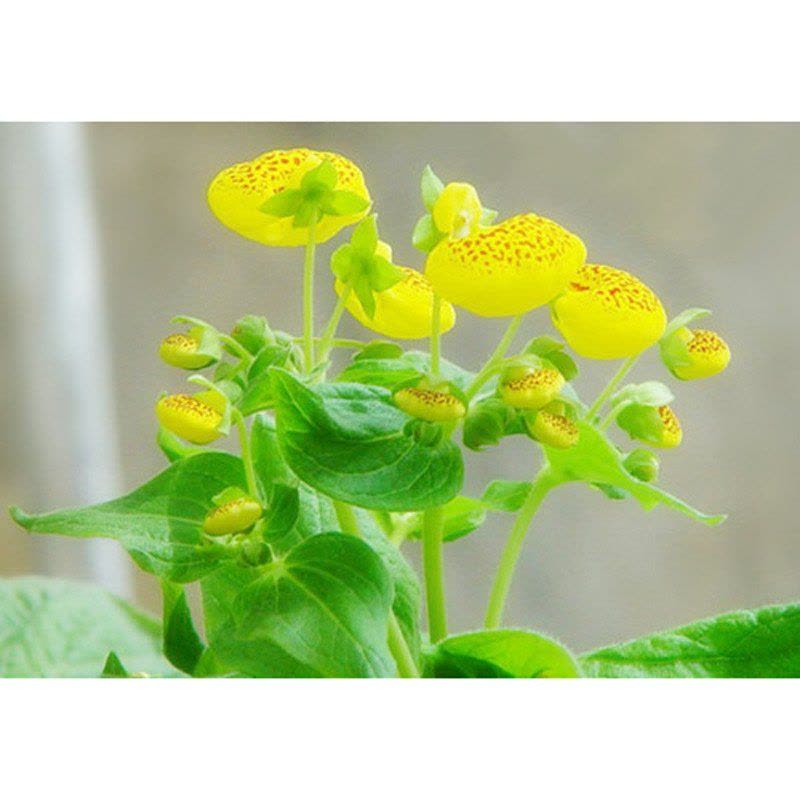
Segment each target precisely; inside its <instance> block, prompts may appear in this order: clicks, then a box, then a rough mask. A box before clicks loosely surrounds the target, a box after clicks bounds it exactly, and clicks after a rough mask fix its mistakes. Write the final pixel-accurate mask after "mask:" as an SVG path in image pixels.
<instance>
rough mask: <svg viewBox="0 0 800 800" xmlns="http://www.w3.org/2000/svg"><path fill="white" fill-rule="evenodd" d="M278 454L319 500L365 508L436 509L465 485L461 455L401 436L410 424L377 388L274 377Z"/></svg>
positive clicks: (444, 445) (448, 445)
mask: <svg viewBox="0 0 800 800" xmlns="http://www.w3.org/2000/svg"><path fill="white" fill-rule="evenodd" d="M271 374H272V381H273V389H274V392H275V398H276V403H277V405H276V409H277V428H278V439H279V442H280V447H281V452H282V453H283V455H284V457H285V459H286V461H287V463H288V464H289V466H290V467H291V468H292V470H293V471H294V472H295V474H296V475H297V476H298V477H299V478H300V479H301V480H303V481H305V482H306V483H308V484H309V485H310V486H313V487H314V488H315V489H318V490H319V491H321V492H323V493H324V494H327V495H329V496H330V497H334V498H336V499H337V500H342V501H344V502H346V503H351V504H353V505H357V506H361V507H363V508H374V509H383V510H386V511H414V510H419V509H424V508H429V507H431V506H436V505H441V504H443V503H446V502H447V501H448V500H450V499H452V498H453V497H455V495H456V494H458V490H459V489H460V487H461V484H462V482H463V475H464V465H463V461H462V459H461V453H460V451H459V449H458V447H456V445H455V444H453V442H451V441H450V440H449V439H446V438H445V439H443V440H442V441H440V442H439V443H438V444H436V445H433V446H430V445H426V444H422V443H420V442H418V441H417V440H416V439H415V438H414V436H413V435H407V434H406V433H405V432H404V430H403V428H404V426H405V423H406V422H407V420H408V417H407V416H406V415H405V414H404V413H403V412H402V411H400V410H399V409H397V408H396V407H395V406H394V405H393V404H392V402H391V395H390V394H389V392H388V391H387V390H385V389H383V388H380V387H378V386H362V385H360V384H351V383H332V384H321V385H319V386H315V387H314V388H313V389H312V388H309V387H308V386H305V385H304V384H302V383H300V381H298V380H297V379H296V378H294V377H293V376H292V375H290V374H289V373H288V372H285V371H283V370H272V372H271Z"/></svg>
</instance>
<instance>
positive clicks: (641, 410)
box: [617, 403, 683, 449]
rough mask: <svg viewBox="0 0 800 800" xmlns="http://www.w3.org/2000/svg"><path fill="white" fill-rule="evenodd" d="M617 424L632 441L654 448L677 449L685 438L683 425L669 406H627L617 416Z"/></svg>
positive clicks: (634, 404)
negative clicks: (635, 440)
mask: <svg viewBox="0 0 800 800" xmlns="http://www.w3.org/2000/svg"><path fill="white" fill-rule="evenodd" d="M617 424H618V425H619V427H620V428H622V430H624V431H625V432H626V433H627V434H628V436H630V437H631V439H637V440H638V441H640V442H645V443H647V444H649V445H652V446H653V447H662V448H664V449H669V448H671V447H677V446H678V445H679V444H680V443H681V439H682V438H683V431H682V430H681V423H680V421H679V420H678V417H677V416H676V415H675V412H674V411H673V410H672V409H671V408H670V407H669V406H658V407H657V408H655V407H653V406H645V405H640V404H638V403H633V404H631V405H629V406H626V407H625V408H624V409H622V411H620V413H619V414H618V416H617Z"/></svg>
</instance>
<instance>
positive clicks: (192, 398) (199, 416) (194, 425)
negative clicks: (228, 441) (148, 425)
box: [156, 391, 224, 444]
mask: <svg viewBox="0 0 800 800" xmlns="http://www.w3.org/2000/svg"><path fill="white" fill-rule="evenodd" d="M215 394H216V393H215V392H211V391H208V392H199V393H198V394H196V395H188V394H170V395H167V396H166V397H162V398H161V399H160V400H159V401H158V402H157V403H156V416H157V417H158V421H159V422H160V423H161V424H162V425H163V426H164V427H165V428H166V429H167V430H168V431H171V432H172V433H174V434H176V435H177V436H180V437H181V438H182V439H186V441H188V442H192V443H193V444H208V443H209V442H213V441H214V439H218V438H219V437H220V436H221V435H222V434H221V432H220V431H219V426H220V424H221V423H222V419H223V411H224V409H223V408H220V407H216V408H215V407H214V406H215V405H218V404H219V400H218V399H217V398H218V396H217V397H214V395H215Z"/></svg>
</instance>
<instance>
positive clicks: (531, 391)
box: [500, 367, 565, 409]
mask: <svg viewBox="0 0 800 800" xmlns="http://www.w3.org/2000/svg"><path fill="white" fill-rule="evenodd" d="M564 383H565V381H564V376H563V375H562V374H561V373H560V372H559V371H558V370H557V369H552V368H551V367H542V368H541V369H537V370H534V371H533V372H529V373H528V374H527V375H523V376H522V377H519V378H513V379H512V380H508V381H506V382H504V383H501V384H500V397H502V398H503V400H504V401H505V402H506V403H508V405H510V406H513V407H514V408H532V409H536V408H544V406H546V405H547V404H548V403H550V402H552V401H553V400H555V399H556V397H558V393H559V392H560V391H561V389H562V388H563V387H564Z"/></svg>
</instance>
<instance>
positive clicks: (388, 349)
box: [353, 341, 403, 361]
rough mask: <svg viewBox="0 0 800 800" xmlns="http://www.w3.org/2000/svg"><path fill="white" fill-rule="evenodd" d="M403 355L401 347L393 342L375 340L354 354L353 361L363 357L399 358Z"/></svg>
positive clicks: (360, 359)
mask: <svg viewBox="0 0 800 800" xmlns="http://www.w3.org/2000/svg"><path fill="white" fill-rule="evenodd" d="M402 355H403V348H402V347H400V345H399V344H395V343H394V342H384V341H375V342H370V343H369V344H366V345H364V347H362V348H361V350H359V351H358V352H357V353H356V354H355V355H354V356H353V361H362V360H364V359H365V358H370V359H376V358H377V359H382V358H389V359H392V358H400V356H402Z"/></svg>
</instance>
